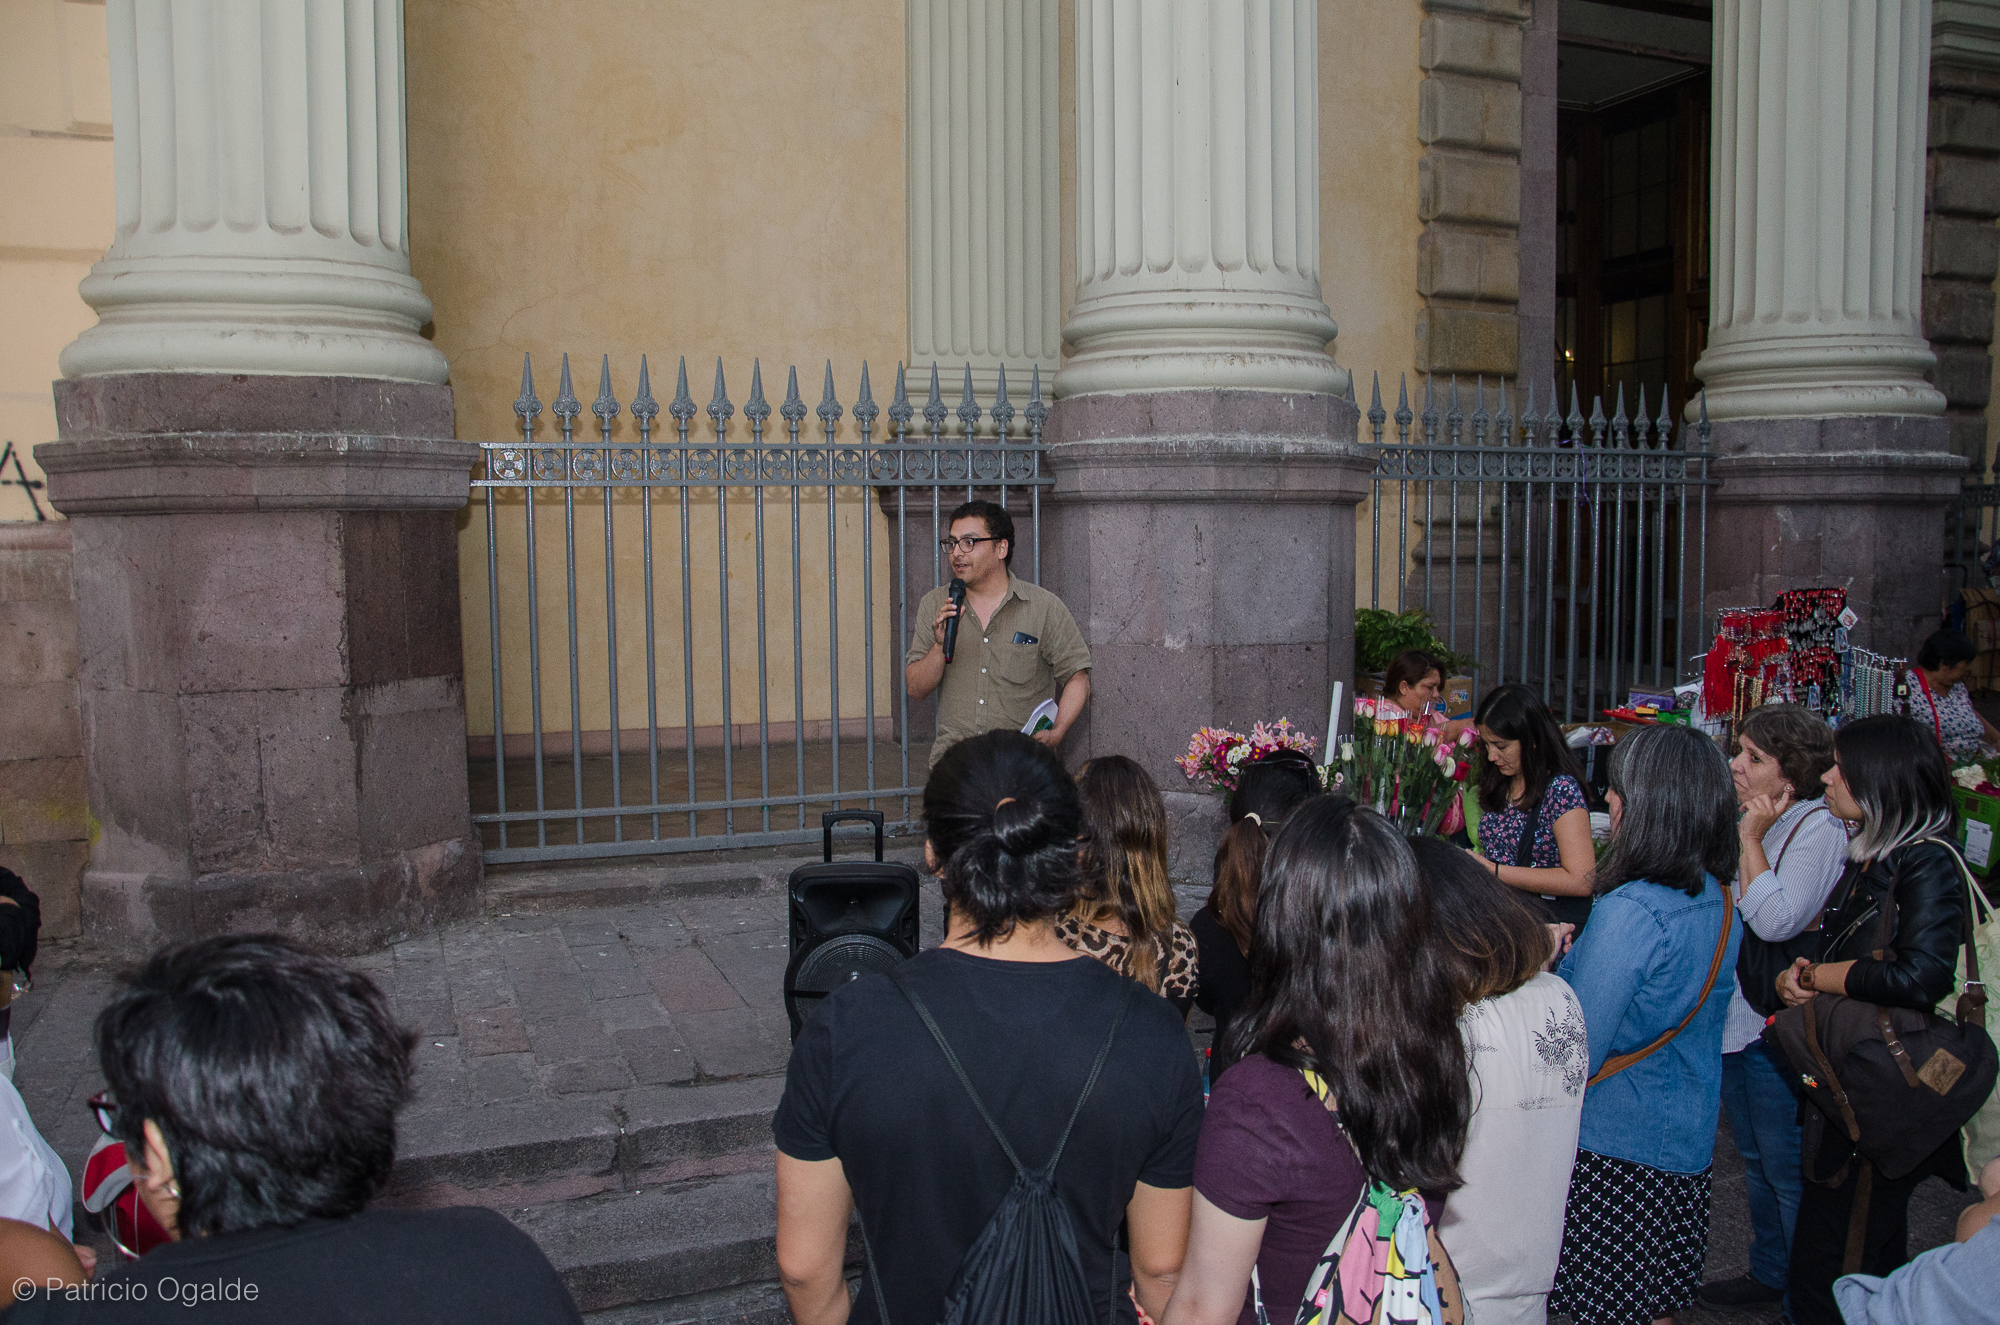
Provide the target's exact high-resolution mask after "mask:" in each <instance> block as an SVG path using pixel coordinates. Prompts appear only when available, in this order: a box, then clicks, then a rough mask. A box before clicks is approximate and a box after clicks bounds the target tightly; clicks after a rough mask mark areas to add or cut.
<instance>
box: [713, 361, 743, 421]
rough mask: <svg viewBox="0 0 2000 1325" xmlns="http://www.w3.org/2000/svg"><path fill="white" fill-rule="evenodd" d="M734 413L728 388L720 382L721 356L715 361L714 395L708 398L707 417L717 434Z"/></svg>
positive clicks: (734, 408) (734, 407) (734, 409)
mask: <svg viewBox="0 0 2000 1325" xmlns="http://www.w3.org/2000/svg"><path fill="white" fill-rule="evenodd" d="M735 413H736V406H734V405H732V404H730V403H729V388H728V387H727V386H725V385H724V384H723V381H722V356H720V355H717V356H716V359H715V394H714V395H712V396H710V397H709V398H708V417H709V418H711V419H714V420H715V428H716V431H717V432H720V431H721V430H722V426H723V425H724V424H726V423H728V422H729V420H730V418H731V416H733V415H734V414H735Z"/></svg>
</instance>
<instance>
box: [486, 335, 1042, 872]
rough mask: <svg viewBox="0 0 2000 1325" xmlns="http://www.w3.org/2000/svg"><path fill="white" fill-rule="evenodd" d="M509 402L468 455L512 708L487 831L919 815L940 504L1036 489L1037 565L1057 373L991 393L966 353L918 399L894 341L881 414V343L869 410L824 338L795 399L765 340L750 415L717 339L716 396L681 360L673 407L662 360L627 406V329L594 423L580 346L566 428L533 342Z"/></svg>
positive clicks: (489, 834)
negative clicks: (581, 376) (851, 812)
mask: <svg viewBox="0 0 2000 1325" xmlns="http://www.w3.org/2000/svg"><path fill="white" fill-rule="evenodd" d="M514 411H515V413H516V415H518V416H519V418H520V426H521V436H520V440H518V441H509V442H487V443H482V444H481V447H482V451H483V469H482V472H481V473H480V474H479V475H478V476H476V477H475V479H474V481H473V487H474V489H475V490H476V491H477V492H479V493H481V494H483V498H484V506H485V511H484V515H485V537H486V550H485V565H484V571H485V578H486V586H485V588H486V595H485V596H486V608H487V633H488V640H489V643H490V653H491V667H490V675H489V676H488V677H487V678H485V685H487V686H489V687H490V691H491V693H490V697H486V699H487V702H486V703H482V702H481V698H482V697H480V696H478V695H477V694H476V693H469V694H468V696H467V699H468V705H467V707H468V710H470V711H472V712H475V713H478V712H481V711H482V710H486V711H489V712H490V715H491V724H492V735H491V736H490V737H482V736H481V735H480V734H475V735H474V737H473V743H472V753H473V760H472V767H471V772H472V797H473V811H474V813H473V816H472V817H473V822H474V823H475V824H476V825H477V826H478V829H479V832H480V833H481V835H482V838H483V841H484V843H485V848H486V858H487V859H488V860H489V861H495V862H506V861H522V860H546V859H559V858H575V857H587V856H608V855H624V854H642V853H643V854H651V853H656V852H669V851H693V850H707V849H713V848H718V847H736V846H760V845H772V844H779V843H790V842H804V841H811V840H816V839H817V838H818V836H819V829H818V827H817V826H816V823H817V817H818V812H819V811H820V810H821V809H831V808H834V807H835V806H837V805H844V806H849V807H853V806H865V807H868V808H875V809H881V810H882V811H884V812H885V814H886V815H887V816H888V819H889V821H890V823H891V824H898V823H903V824H907V823H908V822H909V821H910V820H911V818H912V817H913V805H914V807H915V809H916V810H918V811H920V810H921V806H920V804H916V802H915V801H914V798H915V797H916V796H917V795H918V794H919V793H920V790H921V786H920V781H921V773H922V769H923V766H922V760H923V759H924V757H925V755H926V754H927V752H928V748H929V732H930V721H931V720H930V713H929V710H930V701H926V702H925V703H924V704H920V705H919V704H913V703H912V702H911V700H910V698H909V695H908V692H907V690H906V689H905V687H904V684H903V676H902V658H903V650H904V647H905V645H906V643H907V642H908V640H909V638H910V633H911V621H910V612H911V610H912V609H913V608H914V607H915V606H916V604H917V601H918V600H919V599H920V598H921V597H922V595H923V594H924V593H925V592H927V591H928V590H929V589H930V588H931V587H932V586H933V585H934V584H937V583H939V582H941V581H940V578H939V576H940V572H941V569H942V558H941V553H940V549H939V547H938V539H939V538H940V537H941V536H942V534H943V532H944V519H945V516H947V515H948V514H949V512H950V511H951V509H952V507H954V506H956V505H957V504H958V503H959V501H961V500H968V499H970V498H972V497H974V496H983V497H986V498H988V499H991V500H997V501H999V502H1000V503H1001V504H1002V505H1004V506H1007V507H1008V509H1009V510H1010V511H1013V512H1017V514H1016V520H1017V534H1018V538H1017V542H1018V545H1019V546H1018V548H1017V551H1016V557H1015V567H1016V573H1017V574H1023V575H1025V576H1026V577H1027V578H1031V579H1033V580H1035V581H1036V582H1038V583H1039V581H1040V579H1041V491H1042V488H1043V487H1045V486H1046V485H1048V484H1049V483H1050V482H1051V481H1052V480H1051V479H1050V478H1049V477H1048V475H1047V474H1046V472H1045V466H1044V464H1043V463H1042V456H1043V448H1042V427H1043V424H1044V422H1045V421H1046V419H1047V417H1048V408H1047V406H1046V405H1045V403H1044V402H1043V400H1042V391H1041V376H1040V373H1039V372H1037V373H1036V374H1035V375H1034V379H1033V382H1032V383H1031V385H1030V389H1029V395H1028V399H1027V403H1026V405H1025V407H1023V408H1020V409H1017V408H1016V407H1015V405H1014V404H1013V402H1012V401H1011V400H1009V398H1008V395H1007V381H1006V376H1005V374H1004V373H1003V374H1002V375H1001V377H1000V380H999V389H998V392H997V393H996V395H995V396H994V398H993V400H992V402H991V404H990V405H989V406H987V407H984V408H982V406H981V405H980V404H979V403H978V402H977V401H976V400H975V399H974V393H973V387H972V375H971V370H970V368H968V369H967V370H966V374H965V380H964V389H963V392H962V396H961V399H960V400H959V402H958V404H957V405H956V407H955V408H954V407H951V406H948V405H947V404H946V403H945V400H944V397H943V396H942V394H941V393H940V391H939V383H938V372H937V368H936V366H935V365H933V366H932V369H931V375H930V392H929V397H928V400H927V401H926V402H925V403H924V405H923V407H922V408H921V410H919V409H917V408H916V407H914V406H913V405H912V404H911V402H910V400H909V397H908V394H907V391H906V390H905V383H904V374H903V369H902V368H901V367H900V366H899V367H898V368H897V370H896V388H895V397H894V400H893V401H892V403H891V404H890V406H889V408H888V410H887V414H888V425H887V427H886V428H884V429H883V430H882V432H881V434H880V435H879V436H878V434H877V432H876V420H877V418H878V416H879V415H880V414H881V413H882V412H883V411H882V410H881V409H880V407H878V406H877V405H876V403H875V401H874V398H873V395H872V392H871V387H870V384H869V377H868V369H867V366H866V365H865V364H864V365H863V366H862V369H861V375H860V382H859V386H858V390H857V392H856V395H855V396H854V398H853V405H852V409H851V411H850V410H846V409H845V408H844V407H843V405H842V404H841V402H840V400H839V398H838V395H837V393H836V390H835V386H834V377H833V368H832V365H831V364H828V366H827V368H826V372H825V385H824V387H823V389H822V391H821V395H820V400H819V403H818V405H817V407H815V408H812V409H810V410H809V408H808V406H807V405H806V403H805V401H804V399H803V398H802V397H801V396H800V395H799V390H798V371H797V369H796V368H794V369H792V370H791V372H790V374H789V380H788V383H787V388H786V393H785V398H784V401H783V402H782V403H781V404H780V405H779V406H778V407H777V409H776V410H775V411H774V410H773V409H772V407H771V405H770V404H769V402H768V401H767V400H766V398H765V395H764V387H763V373H762V368H761V365H753V367H752V370H751V383H750V392H749V395H748V398H747V399H746V400H745V402H744V404H743V407H742V419H741V421H740V422H739V421H737V419H736V414H737V409H736V406H735V405H734V404H733V403H732V402H731V401H730V399H729V393H728V390H727V387H726V385H725V382H724V375H723V366H722V364H721V362H720V361H718V362H717V364H716V370H715V388H714V393H713V395H712V397H711V399H710V400H709V402H708V405H707V408H706V411H705V413H706V416H707V417H706V420H705V421H702V422H697V420H696V414H697V406H696V405H695V402H694V399H693V397H692V396H691V395H690V394H689V392H688V382H687V365H686V361H685V360H683V361H682V362H681V367H680V373H679V380H678V382H677V384H676V389H675V393H674V397H673V399H672V401H671V402H669V403H668V404H667V406H666V408H665V413H666V414H667V416H668V418H667V421H666V422H664V423H656V420H658V417H659V415H660V413H661V406H660V404H659V402H658V401H657V400H656V399H655V398H654V396H653V393H652V390H651V381H650V373H649V370H648V367H647V364H646V361H645V360H644V359H643V358H642V359H641V360H640V364H639V377H638V382H637V387H636V390H635V393H634V395H633V397H632V399H631V401H630V404H629V406H626V407H623V413H624V416H625V417H624V419H623V421H621V418H620V415H621V405H620V402H619V400H618V399H617V396H616V395H615V394H614V392H613V390H612V385H611V366H610V360H609V357H608V356H607V357H606V358H605V359H604V361H603V366H602V368H601V370H600V373H599V379H598V392H597V398H596V399H595V401H593V402H592V404H591V405H590V412H591V414H592V415H594V416H595V423H594V424H593V423H590V422H585V423H584V424H582V425H581V426H579V425H578V422H577V421H578V419H579V418H580V417H581V416H582V415H583V412H584V406H583V404H582V402H581V401H580V400H579V399H578V398H577V396H576V394H575V392H574V391H573V390H572V389H571V382H570V369H569V359H568V356H567V355H565V356H564V358H563V366H562V380H561V385H560V389H559V390H558V392H557V395H556V398H555V401H554V403H553V404H552V405H551V406H550V412H551V413H553V414H554V415H555V428H554V429H546V430H545V431H546V432H548V433H549V434H550V435H546V436H539V437H538V436H537V421H538V419H539V418H540V415H541V413H542V402H541V401H540V400H539V399H538V398H537V397H536V395H535V388H534V378H533V370H532V365H531V364H529V363H527V362H524V363H523V365H522V370H521V396H520V399H519V400H517V401H516V402H515V404H514ZM774 412H775V413H776V414H777V416H778V422H777V423H776V424H772V423H771V416H772V414H773V413H774ZM809 414H810V415H811V419H810V421H809V420H808V415H809ZM843 419H845V420H846V422H845V426H843ZM982 420H984V422H985V427H984V428H983V429H982V426H981V425H982ZM913 423H914V424H915V425H916V428H915V429H914V430H913V427H912V425H913ZM593 434H594V435H593ZM475 518H476V517H475ZM822 526H823V527H822ZM884 538H886V539H887V540H888V542H889V543H890V544H891V546H890V547H889V548H886V549H884V548H881V547H879V546H878V544H879V543H880V542H881V541H882V540H883V539H884ZM926 546H927V547H928V548H929V549H930V555H929V557H928V559H926V558H925V557H924V556H923V548H924V547H926ZM600 547H601V553H600V552H599V550H598V549H599V548H600ZM600 556H601V561H602V565H601V567H599V566H597V565H594V564H593V563H594V562H595V561H596V560H598V559H599V558H600ZM551 558H553V559H554V560H555V563H556V565H555V571H556V574H557V576H559V577H560V578H558V579H557V580H556V582H555V583H554V584H551V583H549V580H550V578H551V577H550V575H549V573H548V570H547V569H546V563H548V562H549V560H550V559H551ZM746 563H747V564H746ZM580 567H581V572H582V573H581V575H580V574H579V570H580ZM746 571H747V572H748V574H746V573H745V572H746ZM926 576H928V577H929V578H925V577H926ZM600 578H601V584H600V583H599V582H598V581H599V580H600ZM621 632H623V633H622V634H621ZM635 633H636V634H637V636H638V638H637V639H636V640H635V639H634V634H635ZM857 636H858V639H857ZM843 662H845V663H846V664H847V667H846V671H845V672H843V666H842V664H843ZM857 673H858V674H859V675H858V676H857V675H856V674H857ZM479 684H480V682H479V678H476V677H474V676H471V675H469V676H468V689H469V690H470V691H476V690H477V689H478V688H479ZM676 689H677V690H678V693H677V694H676V693H675V692H676ZM634 690H637V691H638V692H640V693H641V694H643V696H644V704H643V708H644V717H643V721H642V720H641V719H640V716H639V713H638V711H637V709H638V707H639V706H638V705H635V704H633V703H632V702H630V698H629V697H631V696H632V695H633V692H634ZM746 690H747V691H748V693H745V691H746ZM621 697H623V698H624V702H621ZM482 716H483V714H482ZM524 719H525V721H524ZM488 746H490V749H487V748H486V747H488ZM913 759H914V760H916V761H918V762H917V765H916V768H915V770H914V771H915V772H916V774H917V775H918V777H917V778H916V779H914V780H913V777H912V773H913V769H912V760H913ZM809 824H812V825H815V826H812V827H808V825H809Z"/></svg>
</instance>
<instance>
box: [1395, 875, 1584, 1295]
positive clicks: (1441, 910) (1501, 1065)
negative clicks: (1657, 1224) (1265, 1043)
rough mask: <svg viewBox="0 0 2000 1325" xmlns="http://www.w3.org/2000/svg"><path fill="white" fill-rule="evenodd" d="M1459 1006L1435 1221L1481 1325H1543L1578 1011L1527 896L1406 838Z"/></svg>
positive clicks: (1579, 1070) (1571, 1119) (1566, 1146)
mask: <svg viewBox="0 0 2000 1325" xmlns="http://www.w3.org/2000/svg"><path fill="white" fill-rule="evenodd" d="M1410 847H1411V849H1412V850H1413V851H1414V852H1415V853H1416V857H1417V869H1418V871H1419V872H1420V873H1421V874H1422V875H1423V877H1424V882H1425V884H1426V885H1427V886H1428V887H1429V889H1430V894H1431V905H1432V907H1433V909H1434V911H1435V913H1436V917H1437V931H1438V933H1437V936H1438V942H1439V945H1440V949H1441V951H1442V952H1443V953H1444V956H1445V960H1446V963H1447V964H1448V965H1449V966H1450V967H1451V969H1452V972H1453V975H1454V978H1455V980H1456V982H1457V989H1458V999H1459V1001H1460V1002H1461V1004H1462V1005H1463V1006H1464V1009H1465V1010H1464V1012H1463V1013H1462V1014H1461V1015H1460V1017H1459V1022H1458V1026H1459V1031H1460V1032H1461V1033H1462V1034H1463V1035H1464V1037H1465V1054H1466V1057H1467V1059H1469V1060H1470V1062H1471V1070H1472V1099H1473V1104H1472V1121H1471V1125H1470V1127H1469V1128H1468V1130H1467V1132H1466V1138H1465V1154H1464V1156H1463V1157H1462V1158H1461V1159H1460V1160H1459V1166H1458V1171H1459V1176H1460V1177H1462V1178H1463V1179H1464V1180H1465V1185H1464V1186H1462V1187H1460V1188H1459V1189H1458V1190H1457V1191H1455V1192H1453V1193H1452V1194H1451V1198H1450V1199H1449V1200H1448V1201H1447V1202H1446V1203H1445V1208H1444V1219H1443V1221H1442V1222H1441V1223H1440V1225H1439V1231H1440V1232H1441V1233H1442V1234H1443V1237H1444V1242H1445V1245H1446V1246H1447V1247H1450V1248H1451V1262H1452V1264H1453V1266H1455V1267H1456V1268H1457V1270H1458V1286H1459V1289H1460V1291H1461V1292H1463V1293H1464V1294H1465V1305H1466V1317H1467V1319H1469V1320H1471V1321H1473V1322H1475V1325H1542V1322H1544V1321H1546V1320H1547V1318H1548V1296H1549V1286H1550V1285H1551V1284H1553V1283H1554V1282H1555V1277H1556V1255H1557V1253H1558V1252H1559V1251H1560V1250H1561V1248H1562V1221H1563V1200H1564V1197H1565V1195H1566V1194H1567V1193H1568V1191H1569V1175H1570V1168H1571V1166H1572V1165H1573V1163H1574V1162H1575V1159H1576V1136H1577V1125H1578V1122H1579V1120H1580V1118H1581V1115H1582V1112H1583V1079H1584V1077H1585V1076H1587V1075H1589V1071H1590V1051H1589V1048H1588V1047H1587V1045H1586V1044H1585V1040H1584V1026H1583V1007H1582V1005H1581V1004H1579V1003H1578V1002H1577V999H1576V995H1575V994H1574V993H1573V992H1571V990H1570V987H1569V986H1568V985H1566V984H1564V983H1563V982H1562V980H1561V979H1559V978H1558V977H1556V976H1554V975H1551V974H1549V972H1548V970H1547V967H1548V964H1549V959H1550V958H1551V956H1553V954H1554V951H1555V947H1554V942H1553V937H1552V935H1551V934H1550V932H1549V927H1548V926H1547V925H1545V924H1543V923H1542V921H1541V918H1540V916H1539V915H1538V914H1537V913H1536V912H1535V911H1534V910H1532V909H1531V907H1530V905H1529V903H1528V901H1527V900H1526V899H1525V898H1524V897H1523V896H1522V895H1521V894H1520V893H1517V892H1515V891H1514V890H1513V889H1511V888H1509V887H1507V886H1506V885H1505V884H1503V883H1501V882H1500V881H1499V880H1497V879H1495V878H1494V877H1493V876H1492V874H1490V873H1488V872H1487V871H1486V870H1483V869H1481V868H1479V865H1478V862H1476V861H1474V860H1473V859H1472V858H1471V857H1470V856H1468V855H1467V854H1466V853H1465V852H1463V851H1461V850H1459V849H1458V848H1457V847H1455V846H1452V845H1451V844H1450V843H1449V842H1446V841H1445V840H1443V839H1442V838H1436V837H1420V838H1417V839H1415V840H1413V841H1412V842H1411V843H1410Z"/></svg>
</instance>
